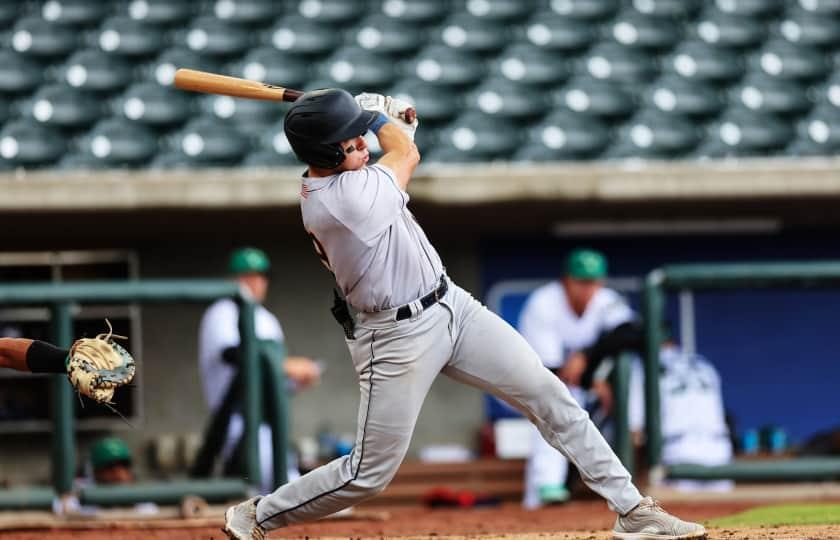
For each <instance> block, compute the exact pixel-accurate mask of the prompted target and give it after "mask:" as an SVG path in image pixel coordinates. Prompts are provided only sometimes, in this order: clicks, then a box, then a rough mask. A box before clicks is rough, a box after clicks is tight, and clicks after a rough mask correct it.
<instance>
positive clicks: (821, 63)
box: [748, 39, 830, 81]
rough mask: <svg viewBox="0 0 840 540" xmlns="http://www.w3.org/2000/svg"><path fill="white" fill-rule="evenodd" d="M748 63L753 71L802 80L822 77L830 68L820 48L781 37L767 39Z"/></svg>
mask: <svg viewBox="0 0 840 540" xmlns="http://www.w3.org/2000/svg"><path fill="white" fill-rule="evenodd" d="M748 65H749V67H750V69H751V70H752V71H759V72H763V73H766V74H767V75H770V76H772V77H779V78H782V79H797V80H800V81H814V80H817V79H820V78H822V77H825V76H826V75H827V74H828V72H829V70H830V64H829V62H828V59H827V58H826V56H825V55H824V54H823V53H822V52H821V51H820V50H819V49H816V48H813V47H809V46H807V45H801V44H797V43H791V42H789V41H784V40H781V39H772V40H770V41H767V42H766V43H765V44H764V46H763V47H762V48H761V49H760V50H758V51H757V52H755V53H754V54H753V55H751V56H750V58H749V60H748Z"/></svg>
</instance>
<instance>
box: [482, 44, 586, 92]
mask: <svg viewBox="0 0 840 540" xmlns="http://www.w3.org/2000/svg"><path fill="white" fill-rule="evenodd" d="M491 70H492V72H493V73H494V74H495V75H497V76H501V77H504V78H505V79H507V80H509V81H511V82H514V83H518V84H520V85H531V86H533V85H537V86H543V87H552V86H556V85H558V84H561V83H562V82H563V81H565V80H566V78H567V77H568V76H569V71H570V69H569V66H568V64H567V63H566V61H565V60H564V59H563V56H562V55H561V54H559V53H555V52H549V51H547V50H544V49H540V48H539V47H537V46H536V45H532V44H530V43H515V44H513V45H511V46H510V47H508V48H507V49H505V50H504V51H503V52H502V53H501V54H499V55H498V56H497V57H496V58H495V59H494V60H493V61H492V62H491Z"/></svg>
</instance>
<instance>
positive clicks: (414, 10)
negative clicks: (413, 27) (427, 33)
mask: <svg viewBox="0 0 840 540" xmlns="http://www.w3.org/2000/svg"><path fill="white" fill-rule="evenodd" d="M450 4H451V2H450V1H449V0H377V1H375V2H373V6H372V7H373V9H377V10H378V11H380V12H381V13H382V14H383V15H385V16H387V17H388V18H390V19H396V20H399V21H402V22H406V23H410V24H421V25H427V24H431V23H435V22H438V21H441V20H443V19H444V18H445V17H446V16H447V15H449V13H450Z"/></svg>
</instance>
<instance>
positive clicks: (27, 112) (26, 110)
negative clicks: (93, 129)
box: [21, 84, 105, 129]
mask: <svg viewBox="0 0 840 540" xmlns="http://www.w3.org/2000/svg"><path fill="white" fill-rule="evenodd" d="M21 112H22V113H23V116H24V117H26V118H30V119H32V120H34V121H36V122H40V123H41V124H45V125H47V126H50V127H55V128H68V129H78V128H83V127H86V126H90V125H92V124H93V123H94V122H96V121H97V120H99V119H100V118H101V117H102V116H103V115H104V114H105V110H104V108H103V104H102V101H101V100H99V99H97V98H96V97H95V96H93V95H91V94H90V93H89V92H82V91H80V90H78V89H76V88H73V87H72V86H68V85H66V84H50V85H46V86H41V87H40V88H38V91H37V92H36V93H35V94H34V95H33V96H32V98H31V99H29V100H27V102H26V104H25V105H24V106H23V107H22V111H21Z"/></svg>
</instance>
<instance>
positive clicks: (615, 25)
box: [604, 9, 681, 50]
mask: <svg viewBox="0 0 840 540" xmlns="http://www.w3.org/2000/svg"><path fill="white" fill-rule="evenodd" d="M680 31H681V27H680V26H679V25H678V24H677V23H676V20H673V19H669V18H663V17H659V16H653V15H644V14H642V13H639V12H638V11H636V10H633V9H626V10H624V11H622V12H621V13H619V14H618V15H617V16H616V17H615V18H614V19H613V20H611V21H610V23H609V24H608V25H606V28H605V34H606V35H605V36H604V37H606V38H608V39H611V40H613V41H615V42H616V43H620V44H621V45H624V46H625V47H634V48H635V47H642V48H646V49H660V50H662V49H668V48H670V47H672V46H673V45H674V44H675V43H676V42H677V41H679V39H680V37H681V36H680V33H681V32H680Z"/></svg>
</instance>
